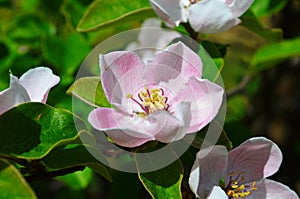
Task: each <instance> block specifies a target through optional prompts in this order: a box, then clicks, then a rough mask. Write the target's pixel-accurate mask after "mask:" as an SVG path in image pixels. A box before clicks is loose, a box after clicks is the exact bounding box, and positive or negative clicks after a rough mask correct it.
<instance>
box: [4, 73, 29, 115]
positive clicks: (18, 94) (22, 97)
mask: <svg viewBox="0 0 300 199" xmlns="http://www.w3.org/2000/svg"><path fill="white" fill-rule="evenodd" d="M29 101H30V97H29V95H28V93H27V92H26V90H25V88H24V87H23V86H22V85H21V84H20V82H19V80H18V78H17V77H15V76H13V75H10V86H9V88H8V89H6V90H4V91H2V92H0V115H1V114H2V113H4V112H6V111H8V110H9V109H11V108H12V107H14V106H16V105H18V104H21V103H24V102H29Z"/></svg>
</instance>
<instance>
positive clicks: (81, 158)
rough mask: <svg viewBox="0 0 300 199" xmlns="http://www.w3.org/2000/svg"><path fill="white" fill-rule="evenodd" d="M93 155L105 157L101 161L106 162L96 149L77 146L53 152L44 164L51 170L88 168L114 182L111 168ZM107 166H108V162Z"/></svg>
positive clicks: (87, 146) (45, 159)
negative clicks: (77, 167) (76, 167)
mask: <svg viewBox="0 0 300 199" xmlns="http://www.w3.org/2000/svg"><path fill="white" fill-rule="evenodd" d="M91 151H93V155H95V154H98V155H97V157H103V159H101V161H102V162H103V161H106V159H105V157H104V156H102V155H101V154H100V153H99V152H98V149H97V148H96V147H93V146H89V145H77V146H74V147H71V148H63V149H56V150H53V151H52V152H51V153H50V154H49V155H47V156H46V157H45V158H44V159H43V162H44V164H45V165H46V166H47V167H49V168H51V169H65V168H70V167H75V166H88V167H90V168H91V169H93V171H95V172H96V173H98V174H100V175H102V176H103V177H105V178H106V179H107V180H109V181H112V178H111V175H110V171H109V168H108V167H107V166H106V165H104V164H103V163H102V162H100V160H98V159H96V158H95V157H94V156H93V155H92V154H91ZM106 164H108V163H107V162H106Z"/></svg>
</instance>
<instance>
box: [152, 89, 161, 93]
mask: <svg viewBox="0 0 300 199" xmlns="http://www.w3.org/2000/svg"><path fill="white" fill-rule="evenodd" d="M150 91H151V93H158V92H160V91H161V90H160V89H159V88H153V89H151V90H150Z"/></svg>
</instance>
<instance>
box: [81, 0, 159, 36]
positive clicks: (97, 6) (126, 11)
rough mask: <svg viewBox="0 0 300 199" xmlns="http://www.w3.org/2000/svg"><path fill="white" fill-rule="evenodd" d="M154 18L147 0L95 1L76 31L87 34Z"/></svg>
mask: <svg viewBox="0 0 300 199" xmlns="http://www.w3.org/2000/svg"><path fill="white" fill-rule="evenodd" d="M154 16H156V14H155V13H154V11H153V9H152V7H151V6H150V3H149V1H148V0H139V1H131V2H128V1H126V0H118V1H111V0H97V1H94V2H93V3H92V4H91V5H90V6H89V8H88V9H87V11H86V12H85V14H84V16H83V17H82V19H81V20H80V22H79V24H78V26H77V31H80V32H88V31H93V30H95V29H98V28H100V27H101V28H103V27H107V26H111V25H115V26H118V25H120V24H125V23H128V22H131V21H138V20H143V19H146V18H149V17H154Z"/></svg>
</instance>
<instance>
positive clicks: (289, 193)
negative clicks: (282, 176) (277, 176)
mask: <svg viewBox="0 0 300 199" xmlns="http://www.w3.org/2000/svg"><path fill="white" fill-rule="evenodd" d="M256 187H257V190H255V191H251V194H250V195H249V196H247V199H248V198H249V199H257V198H265V199H278V198H285V199H299V197H298V195H297V194H296V193H295V192H294V191H293V190H291V189H290V188H289V187H288V186H286V185H284V184H281V183H279V182H276V181H273V180H268V179H265V180H261V181H259V182H257V183H256Z"/></svg>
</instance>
